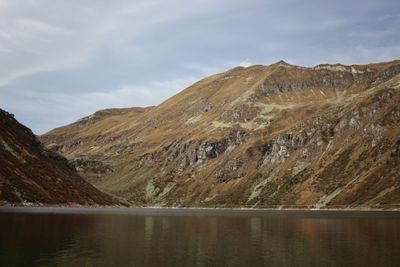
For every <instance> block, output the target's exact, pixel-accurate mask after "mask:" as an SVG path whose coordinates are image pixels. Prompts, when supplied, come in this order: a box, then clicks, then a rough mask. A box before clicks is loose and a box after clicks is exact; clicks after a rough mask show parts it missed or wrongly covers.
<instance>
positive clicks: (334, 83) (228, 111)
mask: <svg viewBox="0 0 400 267" xmlns="http://www.w3.org/2000/svg"><path fill="white" fill-rule="evenodd" d="M399 73H400V61H392V62H387V63H379V64H369V65H352V66H345V65H340V64H336V65H318V66H316V67H313V68H305V67H300V66H293V65H289V64H287V63H285V62H283V61H280V62H277V63H275V64H272V65H269V66H260V65H258V66H251V67H247V68H243V67H237V68H234V69H231V70H229V71H227V72H224V73H220V74H216V75H213V76H210V77H207V78H205V79H203V80H201V81H199V82H197V83H195V84H193V85H192V86H190V87H189V88H187V89H185V90H183V91H182V92H181V93H179V94H177V95H175V96H173V97H171V98H170V99H168V100H166V101H165V102H164V103H162V104H160V105H158V106H155V107H150V108H131V109H122V110H112V112H111V111H110V110H108V111H107V110H106V111H101V112H97V113H95V114H94V115H91V116H89V117H86V119H83V120H81V121H78V122H76V123H74V124H71V125H68V126H64V127H61V128H57V129H54V130H53V131H51V132H49V133H47V134H45V135H43V136H41V137H40V139H41V141H42V142H43V143H44V144H45V145H46V146H48V147H49V148H51V149H53V150H55V151H59V152H60V153H62V154H63V155H64V156H66V157H67V158H68V159H70V160H71V161H72V162H73V163H74V164H75V166H76V167H77V169H78V170H79V171H80V173H81V174H82V175H83V176H84V177H85V178H86V179H87V180H88V181H90V182H91V183H93V184H94V185H95V186H97V187H98V188H100V189H102V190H105V191H107V192H110V193H113V194H116V195H118V196H121V197H123V198H125V199H126V200H128V201H130V202H131V203H133V204H134V205H164V206H212V207H214V206H226V207H237V206H248V207H276V206H296V207H310V206H312V207H317V208H324V207H331V208H333V207H397V205H399V204H400V191H399V190H400V177H399V173H400V167H399V166H400V165H399V163H400V162H399V161H400V159H399V158H400V157H399V154H400V138H399V131H400V127H399V122H400V109H399V103H400V90H399V86H400V84H399V83H400V76H399ZM88 118H90V120H91V122H90V123H86V121H87V120H88Z"/></svg>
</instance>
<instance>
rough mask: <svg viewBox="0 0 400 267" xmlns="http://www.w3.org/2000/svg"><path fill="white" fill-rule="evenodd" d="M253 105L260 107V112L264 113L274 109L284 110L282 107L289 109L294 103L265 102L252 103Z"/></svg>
mask: <svg viewBox="0 0 400 267" xmlns="http://www.w3.org/2000/svg"><path fill="white" fill-rule="evenodd" d="M254 106H256V107H258V108H261V114H266V113H269V112H272V111H274V110H278V111H279V110H284V109H291V108H294V107H295V106H296V105H295V104H292V103H286V104H265V103H260V102H257V103H254Z"/></svg>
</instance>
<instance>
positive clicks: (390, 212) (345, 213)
mask: <svg viewBox="0 0 400 267" xmlns="http://www.w3.org/2000/svg"><path fill="white" fill-rule="evenodd" d="M7 213H8V214H43V215H46V214H60V215H63V214H65V215H68V214H69V215H133V216H248V217H252V216H283V217H285V216H288V217H390V218H393V217H396V218H397V217H398V218H400V209H398V208H396V209H388V208H387V209H376V208H343V209H338V208H332V209H329V208H323V209H316V208H314V209H305V208H284V207H280V208H244V207H242V208H241V207H237V208H234V207H233V208H231V207H229V208H228V207H215V208H212V207H158V206H147V207H122V206H62V205H55V206H50V205H47V206H27V205H25V206H21V205H1V206H0V214H7Z"/></svg>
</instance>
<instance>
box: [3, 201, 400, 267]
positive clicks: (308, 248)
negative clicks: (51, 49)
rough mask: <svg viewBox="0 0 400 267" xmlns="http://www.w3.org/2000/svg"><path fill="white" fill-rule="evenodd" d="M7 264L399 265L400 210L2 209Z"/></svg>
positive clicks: (4, 257) (4, 258)
mask: <svg viewBox="0 0 400 267" xmlns="http://www.w3.org/2000/svg"><path fill="white" fill-rule="evenodd" d="M0 266H363V267H365V266H400V213H396V212H391V213H390V212H378V213H377V212H322V211H313V212H307V211H304V212H293V211H292V212H290V211H233V210H176V209H50V208H40V209H38V208H0Z"/></svg>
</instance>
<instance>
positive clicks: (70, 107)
mask: <svg viewBox="0 0 400 267" xmlns="http://www.w3.org/2000/svg"><path fill="white" fill-rule="evenodd" d="M197 80H198V77H186V78H177V79H171V80H165V81H152V82H148V83H145V84H127V85H123V86H121V87H119V88H112V89H110V90H107V91H104V92H88V93H86V92H82V93H80V94H79V93H78V94H68V92H53V93H51V92H44V93H40V92H38V91H37V90H24V91H18V90H16V91H12V92H7V95H6V100H7V105H5V107H4V108H5V109H8V110H13V112H14V113H15V114H16V117H17V119H21V120H22V121H29V122H30V125H29V126H31V127H32V128H33V130H34V131H35V132H36V133H44V132H47V131H49V130H51V129H52V128H54V127H55V126H56V125H62V124H67V123H71V122H73V121H75V120H77V119H79V118H81V117H84V116H86V115H88V114H91V113H94V112H95V111H97V110H100V109H105V108H117V107H119V108H121V107H132V106H135V105H134V103H140V105H137V106H142V107H145V106H151V105H156V104H159V103H161V102H162V101H164V100H165V99H167V98H169V97H171V96H173V95H175V94H176V93H178V92H179V91H181V90H183V89H184V88H186V87H188V86H189V85H191V84H192V83H194V82H195V81H197ZM10 91H11V90H10Z"/></svg>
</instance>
